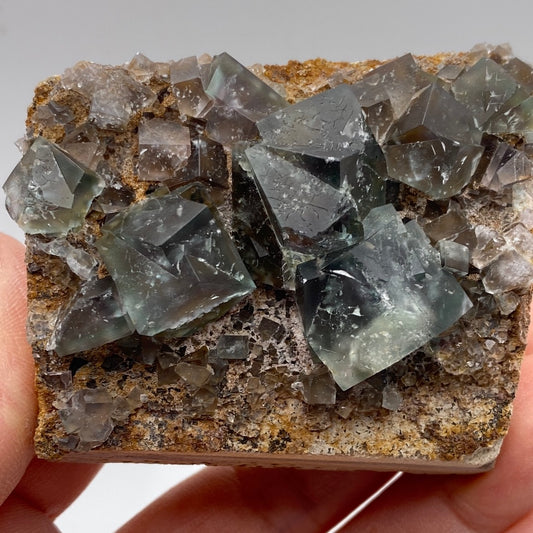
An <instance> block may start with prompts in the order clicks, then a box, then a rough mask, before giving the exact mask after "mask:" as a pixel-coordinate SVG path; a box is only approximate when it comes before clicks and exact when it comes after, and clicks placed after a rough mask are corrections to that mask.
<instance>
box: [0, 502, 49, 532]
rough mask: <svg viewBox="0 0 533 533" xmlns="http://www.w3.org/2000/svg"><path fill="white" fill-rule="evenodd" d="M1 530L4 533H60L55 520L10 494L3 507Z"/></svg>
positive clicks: (0, 521)
mask: <svg viewBox="0 0 533 533" xmlns="http://www.w3.org/2000/svg"><path fill="white" fill-rule="evenodd" d="M0 531H2V533H26V532H30V531H31V532H34V531H35V532H38V533H59V529H58V528H57V527H56V526H54V523H53V521H52V520H51V519H50V518H49V517H48V516H46V515H45V514H44V513H42V512H41V511H39V510H37V509H35V508H33V507H32V506H31V505H29V504H28V503H26V502H25V501H24V500H18V499H17V498H16V497H14V496H10V497H9V498H8V499H7V500H6V501H5V503H4V504H3V505H2V507H1V513H0Z"/></svg>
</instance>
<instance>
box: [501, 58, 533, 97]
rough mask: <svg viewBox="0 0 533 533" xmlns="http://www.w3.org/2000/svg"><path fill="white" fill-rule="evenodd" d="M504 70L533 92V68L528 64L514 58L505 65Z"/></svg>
mask: <svg viewBox="0 0 533 533" xmlns="http://www.w3.org/2000/svg"><path fill="white" fill-rule="evenodd" d="M503 68H504V69H505V70H506V71H507V72H509V74H511V76H512V77H513V78H514V79H515V80H516V81H517V82H518V83H519V84H520V85H521V86H522V87H523V88H524V89H526V90H528V91H530V92H531V91H533V67H531V65H528V64H527V63H526V62H524V61H522V60H521V59H518V58H517V57H513V58H512V59H510V60H509V61H507V63H505V64H504V65H503Z"/></svg>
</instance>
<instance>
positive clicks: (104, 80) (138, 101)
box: [61, 61, 156, 130]
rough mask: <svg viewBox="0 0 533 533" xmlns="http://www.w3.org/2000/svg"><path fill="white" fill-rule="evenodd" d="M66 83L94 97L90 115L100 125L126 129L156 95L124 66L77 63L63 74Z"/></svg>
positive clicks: (91, 100)
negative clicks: (138, 112)
mask: <svg viewBox="0 0 533 533" xmlns="http://www.w3.org/2000/svg"><path fill="white" fill-rule="evenodd" d="M61 82H62V84H63V86H64V87H66V88H68V89H72V90H74V91H77V92H80V93H81V94H83V95H85V96H86V97H88V98H89V99H90V111H89V119H90V120H91V121H92V122H93V123H94V124H96V126H98V127H99V128H103V129H106V128H110V129H119V130H120V129H123V128H124V127H125V126H126V125H127V124H128V122H129V121H130V119H131V117H132V116H133V115H134V114H135V113H136V112H137V111H138V110H140V109H142V108H143V107H146V106H149V105H151V104H152V103H153V102H154V101H155V99H156V95H155V94H154V93H153V91H152V90H151V89H150V88H149V87H147V86H146V85H143V84H142V83H141V82H139V81H138V80H136V79H135V78H134V77H132V76H131V75H130V73H129V72H128V71H126V70H125V69H123V68H121V67H106V66H103V65H96V64H94V63H89V62H85V61H84V62H80V63H77V64H76V65H75V66H74V67H72V68H71V69H68V70H66V71H65V73H64V74H63V76H62V78H61Z"/></svg>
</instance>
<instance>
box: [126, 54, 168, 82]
mask: <svg viewBox="0 0 533 533" xmlns="http://www.w3.org/2000/svg"><path fill="white" fill-rule="evenodd" d="M127 69H128V70H129V71H130V72H131V73H132V74H133V76H134V77H135V78H136V79H137V80H139V81H140V82H143V83H148V82H149V81H150V80H151V79H152V78H154V77H156V78H161V79H168V77H169V68H168V63H156V62H155V61H152V60H151V59H149V58H148V57H146V56H145V55H144V54H141V53H140V52H139V53H137V54H135V55H134V56H133V58H132V59H131V61H130V62H129V63H128V66H127Z"/></svg>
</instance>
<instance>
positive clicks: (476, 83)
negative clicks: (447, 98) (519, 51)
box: [452, 58, 518, 125]
mask: <svg viewBox="0 0 533 533" xmlns="http://www.w3.org/2000/svg"><path fill="white" fill-rule="evenodd" d="M517 89H518V84H517V83H516V80H515V79H514V78H513V77H512V76H511V75H510V74H509V73H508V72H506V70H505V69H504V68H503V67H502V66H500V65H498V64H497V63H496V62H494V61H493V60H492V59H488V58H483V59H480V60H479V61H478V62H477V63H476V64H475V65H473V66H472V67H470V68H469V69H467V70H466V71H465V72H463V74H461V75H460V76H459V77H458V78H457V79H456V80H455V82H454V83H453V85H452V91H453V94H454V95H455V98H456V99H457V100H458V101H459V102H461V103H462V104H464V105H465V106H466V107H467V108H468V109H470V111H472V113H473V114H474V117H475V119H476V122H477V124H479V125H482V124H484V123H485V122H486V121H487V120H488V119H489V117H491V116H492V115H494V114H495V113H497V112H498V111H499V110H500V109H501V108H502V107H503V105H504V104H505V103H506V102H507V101H508V100H509V98H511V97H512V96H513V95H514V94H515V92H516V90H517Z"/></svg>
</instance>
